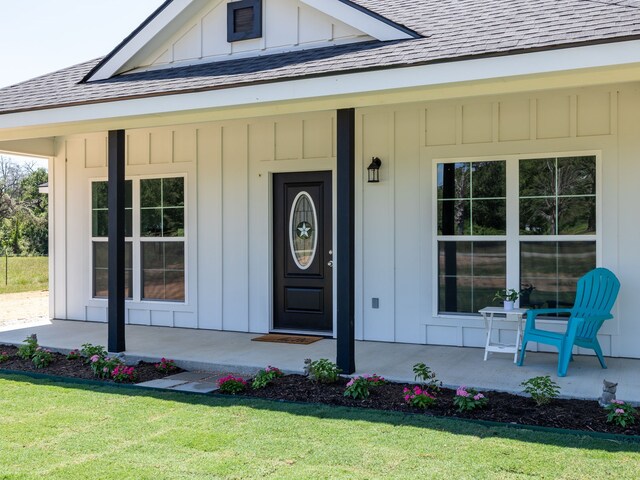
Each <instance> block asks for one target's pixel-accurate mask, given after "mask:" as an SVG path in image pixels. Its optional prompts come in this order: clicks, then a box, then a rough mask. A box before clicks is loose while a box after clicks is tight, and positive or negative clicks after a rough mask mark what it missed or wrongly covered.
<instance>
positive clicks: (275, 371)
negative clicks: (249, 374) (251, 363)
mask: <svg viewBox="0 0 640 480" xmlns="http://www.w3.org/2000/svg"><path fill="white" fill-rule="evenodd" d="M283 375H284V374H283V373H282V372H281V371H280V369H279V368H276V367H272V366H271V365H269V366H268V367H267V368H265V369H264V370H260V371H259V372H258V373H256V376H255V377H254V379H253V383H252V384H251V388H253V389H254V390H258V389H260V388H264V387H266V386H267V385H269V384H270V383H271V382H272V381H273V380H275V379H276V378H280V377H282V376H283Z"/></svg>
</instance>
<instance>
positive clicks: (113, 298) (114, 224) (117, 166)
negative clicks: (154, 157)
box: [108, 130, 125, 352]
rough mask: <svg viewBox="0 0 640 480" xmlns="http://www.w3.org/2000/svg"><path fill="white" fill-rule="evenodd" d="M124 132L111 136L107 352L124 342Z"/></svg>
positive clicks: (117, 132)
mask: <svg viewBox="0 0 640 480" xmlns="http://www.w3.org/2000/svg"><path fill="white" fill-rule="evenodd" d="M124 141H125V133H124V130H113V131H110V132H109V182H108V185H109V199H108V205H109V336H108V350H109V351H110V352H123V351H124V350H125V342H124V266H125V260H124V235H125V232H124V230H125V228H124V227H125V221H124V199H125V194H124V188H125V187H124V185H125V183H124V166H125V161H124V152H125V150H124Z"/></svg>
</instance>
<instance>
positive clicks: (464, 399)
mask: <svg viewBox="0 0 640 480" xmlns="http://www.w3.org/2000/svg"><path fill="white" fill-rule="evenodd" d="M487 403H489V399H488V398H487V397H485V396H484V395H483V394H482V393H480V392H478V391H477V390H475V389H473V388H467V387H465V386H462V387H458V389H457V390H456V396H455V397H453V404H454V405H455V406H456V407H457V408H458V411H459V412H470V411H471V410H475V409H477V408H484V407H486V406H487Z"/></svg>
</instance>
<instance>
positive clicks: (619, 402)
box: [611, 399, 624, 405]
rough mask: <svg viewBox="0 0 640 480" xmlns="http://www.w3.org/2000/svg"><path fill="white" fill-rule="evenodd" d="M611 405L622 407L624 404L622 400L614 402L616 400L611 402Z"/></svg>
mask: <svg viewBox="0 0 640 480" xmlns="http://www.w3.org/2000/svg"><path fill="white" fill-rule="evenodd" d="M611 403H615V404H616V405H624V402H623V401H622V400H616V399H613V400H611Z"/></svg>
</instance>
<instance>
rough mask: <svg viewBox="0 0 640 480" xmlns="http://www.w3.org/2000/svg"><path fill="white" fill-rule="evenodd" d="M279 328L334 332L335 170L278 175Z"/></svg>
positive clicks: (275, 323)
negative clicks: (333, 243)
mask: <svg viewBox="0 0 640 480" xmlns="http://www.w3.org/2000/svg"><path fill="white" fill-rule="evenodd" d="M273 210H274V211H273V259H274V282H273V285H274V287H273V288H274V297H275V298H274V306H275V308H274V317H273V328H274V330H312V331H316V332H327V333H330V332H331V331H332V330H333V299H332V292H333V289H332V283H333V282H332V278H333V277H332V273H331V268H332V251H331V249H332V245H331V242H332V233H331V225H332V223H331V172H304V173H280V174H274V176H273Z"/></svg>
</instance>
